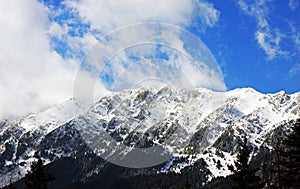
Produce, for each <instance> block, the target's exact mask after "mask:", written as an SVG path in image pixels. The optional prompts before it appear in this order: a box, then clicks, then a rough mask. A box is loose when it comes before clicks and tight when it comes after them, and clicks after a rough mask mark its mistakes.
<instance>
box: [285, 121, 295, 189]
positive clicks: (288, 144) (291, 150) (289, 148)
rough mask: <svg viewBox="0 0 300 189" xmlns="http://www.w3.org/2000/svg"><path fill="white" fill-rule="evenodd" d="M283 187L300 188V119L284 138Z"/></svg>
mask: <svg viewBox="0 0 300 189" xmlns="http://www.w3.org/2000/svg"><path fill="white" fill-rule="evenodd" d="M281 164H282V170H281V177H282V181H281V182H282V186H283V188H300V119H297V120H296V122H295V124H294V126H293V127H292V132H291V133H290V134H288V135H287V137H286V138H285V139H284V140H283V153H282V162H281Z"/></svg>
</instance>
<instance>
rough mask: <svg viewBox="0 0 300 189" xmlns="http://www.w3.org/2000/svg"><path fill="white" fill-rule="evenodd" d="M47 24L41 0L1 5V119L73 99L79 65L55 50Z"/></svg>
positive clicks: (2, 3)
mask: <svg viewBox="0 0 300 189" xmlns="http://www.w3.org/2000/svg"><path fill="white" fill-rule="evenodd" d="M47 24H48V17H47V14H46V12H45V7H44V6H42V5H41V4H39V3H38V2H37V1H34V0H24V1H18V0H11V1H2V2H1V6H0V26H1V31H0V41H1V43H0V64H1V69H0V75H1V77H0V104H1V106H0V116H9V115H22V114H24V113H28V112H31V111H36V110H40V109H41V108H43V107H47V106H49V105H52V104H55V103H58V102H61V101H63V100H66V99H67V98H69V97H71V96H72V83H73V77H74V73H75V65H74V63H73V62H72V61H65V60H63V59H62V58H61V56H60V55H58V54H57V53H56V52H55V51H54V50H53V49H51V47H50V46H49V40H48V36H47ZM53 27H55V26H53ZM53 30H54V28H53ZM55 30H56V31H57V32H56V33H57V34H59V33H60V32H62V31H60V30H61V29H55Z"/></svg>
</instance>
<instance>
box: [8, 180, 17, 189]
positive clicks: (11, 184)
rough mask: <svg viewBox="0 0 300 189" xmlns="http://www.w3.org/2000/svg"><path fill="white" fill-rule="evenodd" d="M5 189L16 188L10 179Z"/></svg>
mask: <svg viewBox="0 0 300 189" xmlns="http://www.w3.org/2000/svg"><path fill="white" fill-rule="evenodd" d="M7 189H16V187H15V186H14V185H13V183H12V182H11V181H9V185H7Z"/></svg>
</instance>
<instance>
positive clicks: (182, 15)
mask: <svg viewBox="0 0 300 189" xmlns="http://www.w3.org/2000/svg"><path fill="white" fill-rule="evenodd" d="M67 4H68V5H69V6H70V7H73V8H75V9H77V10H78V12H79V14H80V16H81V17H82V18H83V19H84V20H85V21H87V22H90V23H91V25H92V28H94V29H99V30H101V31H103V32H105V33H107V32H110V31H112V30H114V29H117V28H118V27H122V26H125V25H130V24H135V23H137V22H145V21H159V22H165V23H169V24H174V25H181V26H189V25H190V24H191V22H192V18H193V17H198V18H200V20H201V21H202V22H203V24H204V25H206V26H208V27H212V26H214V25H215V24H216V23H217V21H218V19H219V11H218V10H216V9H215V8H214V7H213V5H212V4H210V3H208V2H206V1H197V0H177V1H173V0H163V1H161V0H110V1H104V0H100V1H99V0H82V1H79V2H73V1H69V2H68V3H67ZM193 14H196V15H193Z"/></svg>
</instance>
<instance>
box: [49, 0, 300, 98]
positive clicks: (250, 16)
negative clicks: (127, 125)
mask: <svg viewBox="0 0 300 189" xmlns="http://www.w3.org/2000/svg"><path fill="white" fill-rule="evenodd" d="M83 2H84V1H83ZM141 2H143V1H141ZM205 2H206V3H208V4H209V5H211V7H213V9H215V10H216V11H217V12H218V18H217V19H216V20H215V21H214V22H215V23H213V24H212V25H211V26H208V24H207V23H205V21H203V17H201V16H198V17H197V16H194V15H197V14H198V13H197V12H196V13H193V15H192V16H191V23H189V24H185V23H177V25H179V26H180V27H183V28H184V29H186V30H188V31H190V32H191V33H193V34H194V35H196V36H197V37H199V38H200V39H201V40H202V41H203V42H204V43H205V44H206V45H207V46H208V48H209V49H210V50H211V51H212V53H213V54H214V56H215V58H216V59H217V62H218V63H219V65H220V67H221V70H222V72H223V76H224V81H225V84H226V86H227V88H228V89H234V88H237V87H253V88H255V89H256V90H258V91H260V92H263V93H273V92H278V91H280V90H285V91H287V92H288V93H293V92H297V91H299V89H300V82H299V79H300V55H299V54H300V33H299V31H300V11H299V1H297V0H290V1H275V0H273V1H270V0H268V1H267V0H260V1H257V2H253V1H243V0H240V1H234V0H225V1H205ZM174 3H176V2H174ZM44 4H45V5H46V6H47V7H51V8H52V9H53V10H59V9H62V10H64V11H62V13H61V14H59V15H58V16H53V15H51V14H49V18H50V20H53V21H56V22H57V23H60V24H65V23H67V22H68V21H69V20H73V22H72V24H68V27H69V31H68V35H69V36H79V37H82V36H83V35H84V34H85V33H88V32H89V33H93V34H95V36H97V37H98V38H99V37H101V36H102V35H104V34H106V32H105V30H104V31H101V28H97V29H93V28H92V27H91V24H90V22H91V21H88V20H84V19H82V17H80V12H77V11H76V10H74V9H71V8H68V7H67V6H66V5H65V4H64V3H58V1H52V2H51V1H47V2H46V1H45V2H44ZM103 5H105V4H103ZM157 6H159V5H157ZM195 6H197V5H195ZM245 6H248V7H245ZM124 8H126V7H124ZM99 11H100V10H99ZM112 11H113V9H112ZM116 11H117V10H116ZM128 11H134V10H128ZM193 11H199V12H201V10H197V9H195V10H193ZM111 14H112V15H115V14H118V13H115V12H111ZM108 16H109V15H108ZM120 16H122V13H120ZM124 16H126V15H124ZM99 19H101V18H100V17H99ZM145 20H147V19H145ZM145 20H140V21H145ZM149 20H151V19H149ZM165 20H166V19H165V18H162V19H161V21H162V22H166V21H165ZM134 21H135V20H133V22H134ZM155 21H160V18H159V17H157V18H156V19H155ZM264 21H265V22H267V23H266V24H265V25H263V23H260V22H264ZM129 23H130V22H129ZM171 23H172V22H171ZM172 24H173V23H172ZM121 26H122V25H121ZM112 29H114V28H113V27H112ZM259 32H261V38H260V39H259V37H258V35H259V34H258V33H259ZM97 34H98V35H97ZM259 40H261V41H259ZM276 40H278V42H276ZM51 43H52V45H53V47H54V48H55V50H56V51H57V52H58V53H59V54H61V55H62V56H64V57H66V58H73V57H74V56H75V55H76V56H78V49H76V51H74V49H72V48H69V47H68V44H67V43H64V40H57V38H55V37H53V38H52V40H51ZM81 55H82V56H84V52H83V53H82V54H81Z"/></svg>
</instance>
